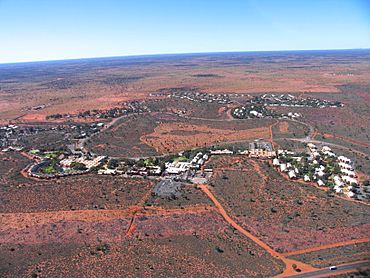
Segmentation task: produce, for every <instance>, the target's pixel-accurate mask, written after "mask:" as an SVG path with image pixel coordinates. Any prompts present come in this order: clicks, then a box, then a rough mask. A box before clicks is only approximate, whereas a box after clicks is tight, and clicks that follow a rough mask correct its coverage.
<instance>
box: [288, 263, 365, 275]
mask: <svg viewBox="0 0 370 278" xmlns="http://www.w3.org/2000/svg"><path fill="white" fill-rule="evenodd" d="M368 267H370V261H368V262H360V263H358V262H356V263H351V264H345V265H340V266H338V267H337V269H336V270H330V269H329V268H328V267H327V268H324V269H320V270H315V271H310V272H306V273H302V274H297V275H292V276H287V277H294V278H305V277H324V276H327V275H335V274H340V273H343V272H347V273H348V272H350V271H356V270H357V269H359V268H368Z"/></svg>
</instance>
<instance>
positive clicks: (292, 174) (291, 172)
mask: <svg viewBox="0 0 370 278" xmlns="http://www.w3.org/2000/svg"><path fill="white" fill-rule="evenodd" d="M288 177H289V178H290V179H295V178H296V177H297V176H296V173H295V171H294V170H290V171H289V172H288Z"/></svg>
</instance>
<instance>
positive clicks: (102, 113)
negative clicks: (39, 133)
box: [47, 100, 150, 120]
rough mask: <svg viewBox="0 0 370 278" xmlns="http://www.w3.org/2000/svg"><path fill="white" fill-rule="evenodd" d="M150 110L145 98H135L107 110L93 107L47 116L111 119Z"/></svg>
mask: <svg viewBox="0 0 370 278" xmlns="http://www.w3.org/2000/svg"><path fill="white" fill-rule="evenodd" d="M145 112H150V109H149V107H148V106H147V104H146V101H145V100H140V101H138V100H135V101H130V102H124V103H121V106H120V107H113V108H110V109H107V110H101V109H92V110H86V111H83V112H80V113H78V114H68V113H67V114H53V115H49V116H47V119H51V120H62V119H63V120H72V119H76V118H77V119H85V120H88V119H91V120H96V119H109V118H118V117H121V116H125V115H129V114H140V113H145Z"/></svg>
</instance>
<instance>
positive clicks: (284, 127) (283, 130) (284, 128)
mask: <svg viewBox="0 0 370 278" xmlns="http://www.w3.org/2000/svg"><path fill="white" fill-rule="evenodd" d="M288 129H289V123H288V122H285V121H284V122H279V131H280V133H288Z"/></svg>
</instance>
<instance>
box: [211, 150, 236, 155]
mask: <svg viewBox="0 0 370 278" xmlns="http://www.w3.org/2000/svg"><path fill="white" fill-rule="evenodd" d="M233 153H234V152H233V151H230V150H228V149H224V150H215V151H210V154H212V155H222V154H233Z"/></svg>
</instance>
